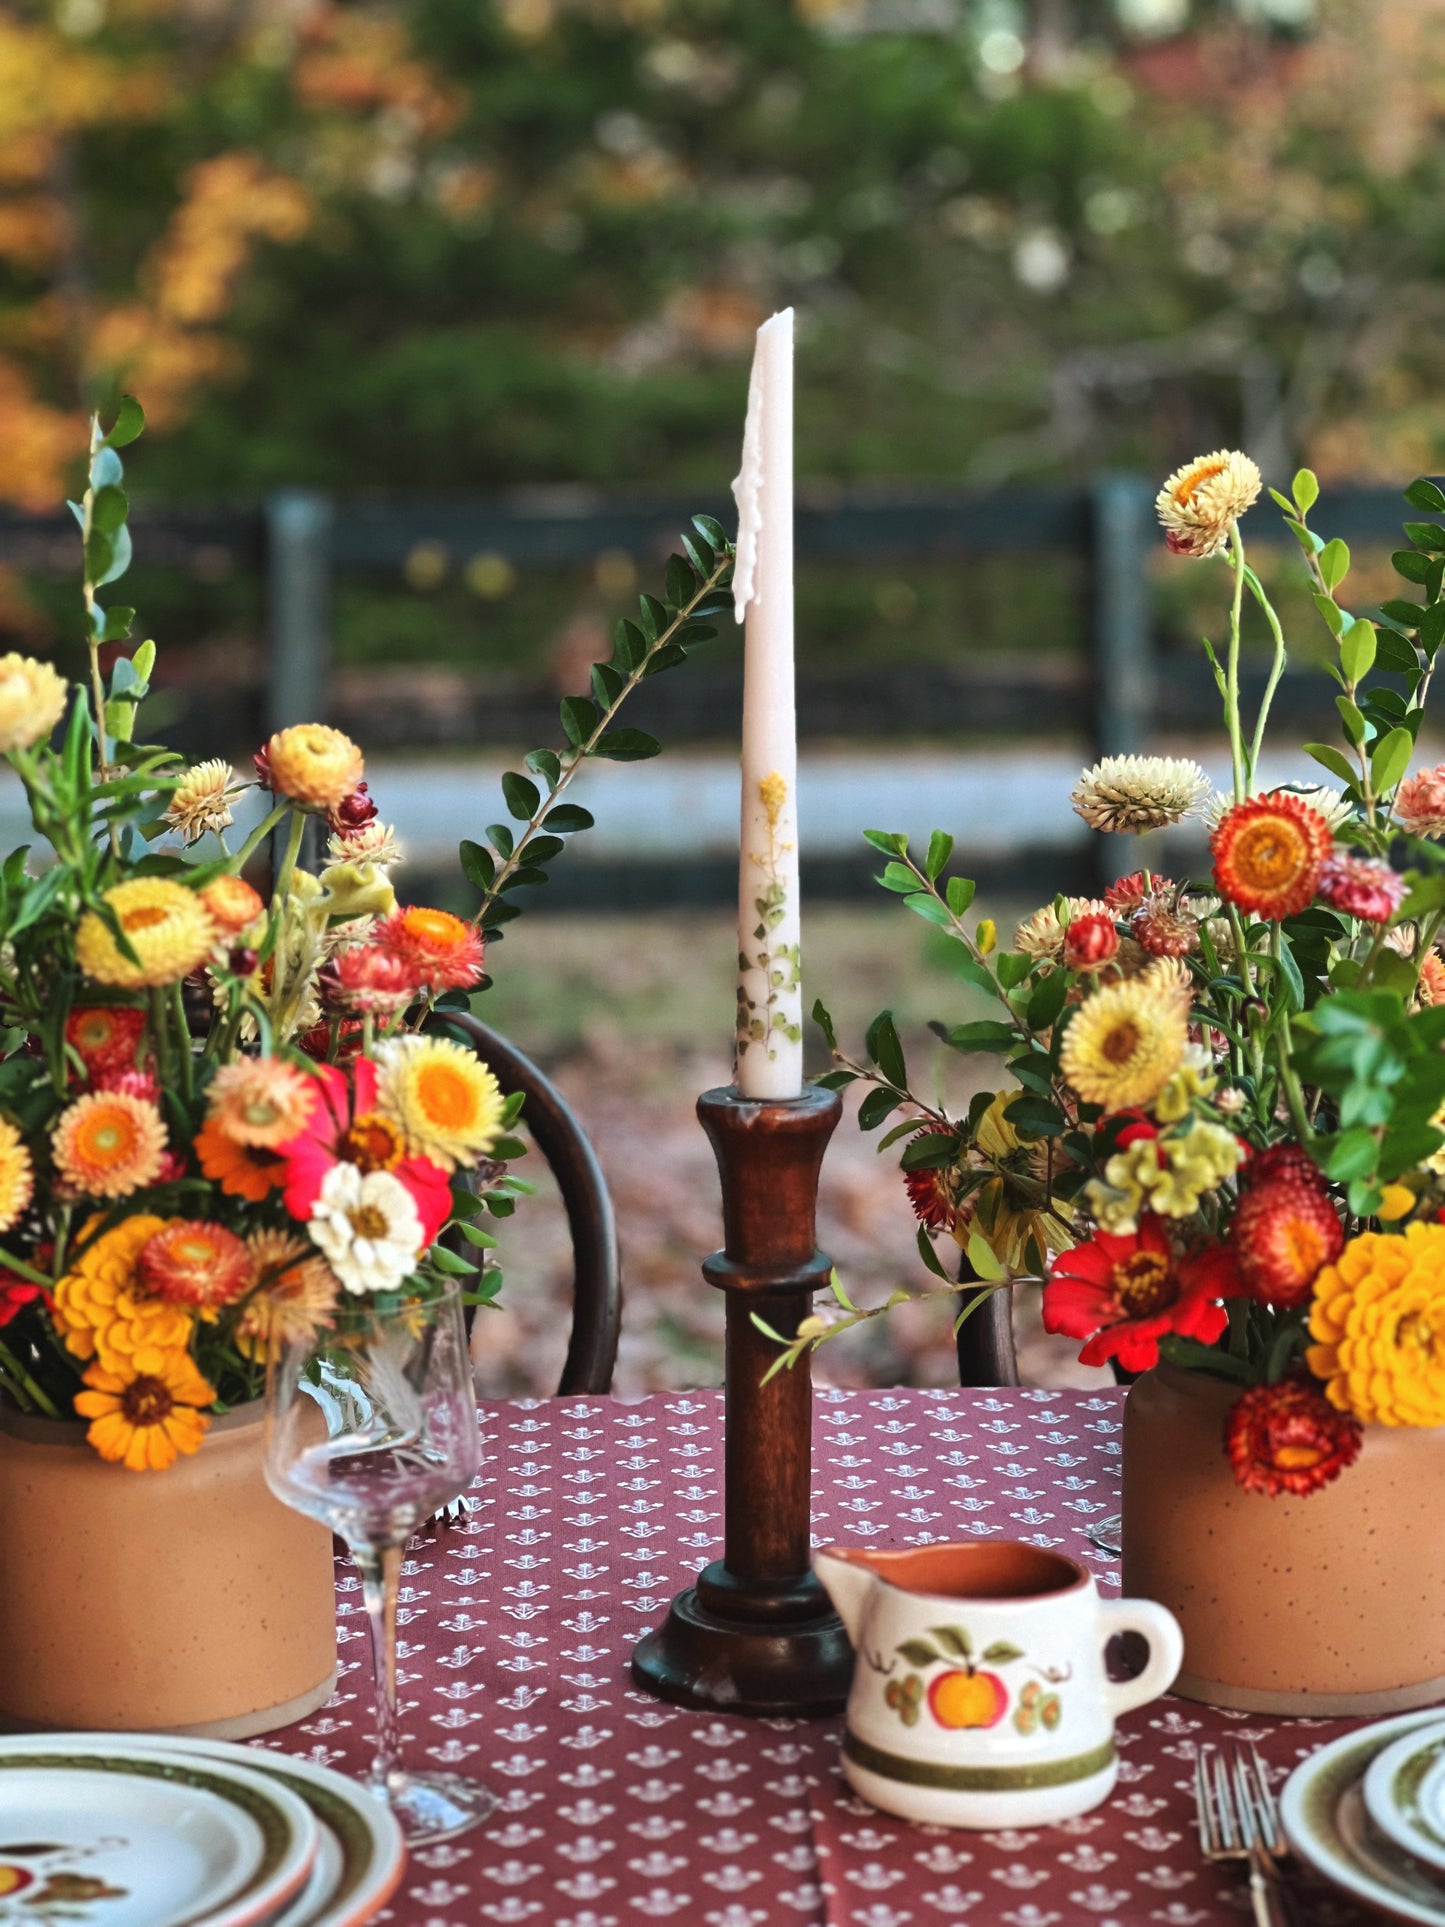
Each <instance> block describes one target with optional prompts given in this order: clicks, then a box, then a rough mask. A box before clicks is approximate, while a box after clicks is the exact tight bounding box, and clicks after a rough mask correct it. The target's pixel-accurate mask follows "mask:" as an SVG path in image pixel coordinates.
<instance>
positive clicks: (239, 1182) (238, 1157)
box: [196, 1119, 286, 1204]
mask: <svg viewBox="0 0 1445 1927" xmlns="http://www.w3.org/2000/svg"><path fill="white" fill-rule="evenodd" d="M196 1157H197V1158H198V1159H199V1161H200V1166H201V1169H202V1171H204V1172H205V1174H206V1176H207V1177H208V1178H211V1179H213V1180H214V1181H215V1182H216V1183H217V1184H219V1185H220V1187H221V1189H222V1190H223V1191H225V1192H227V1193H228V1194H229V1195H230V1196H231V1197H233V1198H245V1199H247V1200H248V1201H249V1202H250V1203H251V1204H259V1203H260V1202H261V1200H262V1198H264V1197H265V1196H266V1194H267V1193H268V1192H270V1191H274V1190H275V1188H276V1186H277V1185H278V1184H279V1183H280V1182H281V1177H282V1173H283V1172H284V1170H285V1168H286V1167H285V1165H284V1164H283V1163H282V1161H281V1159H280V1158H273V1157H271V1156H269V1155H268V1154H267V1153H266V1152H265V1151H262V1150H260V1149H257V1148H256V1147H254V1146H252V1145H249V1144H237V1143H236V1141H235V1139H234V1138H229V1137H227V1136H226V1134H225V1132H224V1131H222V1130H221V1129H220V1128H219V1127H218V1126H217V1125H216V1124H215V1123H213V1122H212V1121H211V1120H209V1119H208V1120H207V1121H206V1123H204V1124H203V1125H202V1126H201V1128H200V1130H199V1131H197V1133H196Z"/></svg>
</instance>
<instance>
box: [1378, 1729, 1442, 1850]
mask: <svg viewBox="0 0 1445 1927" xmlns="http://www.w3.org/2000/svg"><path fill="white" fill-rule="evenodd" d="M1442 1792H1445V1720H1441V1719H1439V1718H1438V1717H1437V1718H1436V1719H1434V1720H1432V1721H1430V1722H1429V1724H1427V1725H1425V1726H1421V1727H1417V1728H1415V1730H1414V1731H1413V1732H1410V1733H1406V1734H1405V1735H1404V1736H1403V1738H1401V1739H1398V1740H1396V1741H1395V1742H1394V1744H1393V1745H1392V1746H1387V1747H1386V1748H1385V1750H1384V1752H1383V1753H1380V1754H1377V1755H1376V1757H1375V1759H1374V1760H1372V1761H1371V1763H1370V1769H1369V1771H1368V1772H1367V1773H1366V1775H1365V1784H1364V1796H1365V1811H1366V1812H1367V1813H1368V1814H1369V1816H1370V1818H1371V1820H1373V1821H1374V1823H1375V1825H1376V1826H1377V1827H1378V1828H1379V1830H1380V1832H1381V1833H1382V1834H1384V1835H1385V1837H1386V1838H1387V1839H1389V1840H1393V1841H1394V1843H1395V1845H1396V1846H1397V1847H1403V1848H1404V1849H1405V1851H1406V1853H1408V1854H1413V1855H1414V1857H1415V1859H1417V1860H1420V1861H1423V1862H1424V1864H1425V1865H1426V1866H1427V1867H1429V1868H1431V1869H1432V1870H1433V1871H1434V1872H1436V1873H1445V1810H1442V1797H1441V1796H1442Z"/></svg>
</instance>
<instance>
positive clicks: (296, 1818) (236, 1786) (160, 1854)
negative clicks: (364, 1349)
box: [0, 1733, 406, 1927]
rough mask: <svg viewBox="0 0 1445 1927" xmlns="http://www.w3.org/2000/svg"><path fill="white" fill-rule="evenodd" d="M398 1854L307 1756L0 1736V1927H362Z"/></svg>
mask: <svg viewBox="0 0 1445 1927" xmlns="http://www.w3.org/2000/svg"><path fill="white" fill-rule="evenodd" d="M405 1859H406V1850H405V1848H404V1846H403V1844H402V1838H401V1830H400V1828H399V1827H398V1826H397V1824H396V1821H395V1820H394V1819H393V1818H392V1816H391V1814H390V1812H389V1811H388V1810H387V1809H386V1807H385V1806H383V1805H382V1804H381V1803H380V1802H379V1801H377V1800H374V1799H372V1797H371V1796H370V1794H368V1793H367V1791H366V1789H365V1788H364V1787H361V1786H358V1785H357V1784H356V1782H355V1781H352V1780H346V1779H343V1778H342V1776H341V1775H340V1774H339V1773H332V1772H331V1771H330V1770H329V1769H328V1768H326V1767H322V1766H314V1765H312V1764H311V1762H310V1761H308V1760H294V1759H291V1758H289V1757H288V1756H286V1755H283V1754H274V1753H269V1752H261V1751H259V1750H257V1749H256V1748H253V1747H244V1746H227V1745H225V1744H224V1743H223V1742H221V1741H218V1740H183V1739H171V1738H166V1737H165V1736H162V1735H157V1736H156V1737H155V1738H151V1737H150V1736H148V1735H144V1734H115V1733H48V1734H38V1733H37V1734H26V1735H23V1736H18V1737H6V1738H0V1923H4V1927H10V1923H11V1922H15V1923H19V1922H22V1921H30V1922H37V1921H39V1922H44V1921H51V1920H54V1921H62V1920H63V1921H65V1922H66V1923H68V1927H81V1924H82V1923H83V1927H360V1923H361V1922H362V1921H366V1920H370V1919H371V1917H372V1915H373V1914H374V1913H375V1912H376V1911H377V1909H378V1908H379V1907H380V1906H381V1905H382V1904H383V1902H384V1901H385V1900H386V1899H387V1897H388V1896H389V1895H390V1894H391V1893H392V1891H393V1890H394V1889H395V1887H396V1884H397V1882H398V1881H399V1880H400V1878H401V1873H402V1867H403V1865H404V1863H405Z"/></svg>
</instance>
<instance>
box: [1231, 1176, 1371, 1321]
mask: <svg viewBox="0 0 1445 1927" xmlns="http://www.w3.org/2000/svg"><path fill="white" fill-rule="evenodd" d="M1229 1240H1230V1244H1231V1245H1232V1246H1233V1248H1234V1256H1235V1260H1236V1262H1237V1263H1238V1265H1239V1272H1240V1276H1241V1277H1242V1278H1243V1280H1244V1283H1245V1286H1246V1288H1247V1290H1248V1291H1249V1294H1250V1296H1251V1297H1253V1298H1257V1299H1258V1300H1259V1301H1260V1303H1261V1304H1264V1305H1277V1306H1280V1307H1282V1308H1283V1309H1284V1310H1286V1311H1294V1310H1296V1309H1297V1308H1298V1307H1299V1306H1300V1305H1304V1304H1307V1303H1308V1302H1309V1296H1310V1291H1311V1288H1312V1287H1313V1285H1314V1282H1315V1279H1316V1278H1317V1277H1318V1276H1319V1274H1320V1271H1321V1269H1322V1268H1323V1267H1324V1266H1325V1265H1329V1264H1333V1263H1334V1261H1335V1259H1336V1258H1338V1257H1339V1255H1340V1253H1341V1252H1342V1251H1343V1250H1344V1248H1345V1228H1344V1226H1343V1225H1342V1224H1341V1223H1340V1214H1339V1212H1338V1211H1336V1209H1335V1207H1334V1206H1333V1204H1331V1202H1330V1200H1329V1198H1328V1197H1326V1195H1325V1193H1324V1192H1323V1191H1322V1190H1321V1189H1320V1187H1319V1186H1318V1185H1317V1184H1312V1183H1310V1181H1309V1180H1308V1179H1307V1178H1297V1177H1282V1178H1271V1179H1270V1180H1269V1181H1268V1183H1265V1184H1252V1185H1251V1186H1250V1187H1249V1189H1248V1190H1247V1191H1246V1192H1245V1194H1244V1196H1243V1197H1242V1198H1241V1199H1240V1201H1239V1204H1238V1206H1237V1207H1236V1209H1235V1213H1234V1222H1233V1224H1232V1225H1231V1226H1230V1228H1229Z"/></svg>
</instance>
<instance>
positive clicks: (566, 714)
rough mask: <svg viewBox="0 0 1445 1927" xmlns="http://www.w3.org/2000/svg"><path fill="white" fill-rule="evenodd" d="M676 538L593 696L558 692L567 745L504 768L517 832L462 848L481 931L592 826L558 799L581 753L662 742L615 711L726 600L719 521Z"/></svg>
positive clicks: (630, 751) (598, 669) (702, 519)
mask: <svg viewBox="0 0 1445 1927" xmlns="http://www.w3.org/2000/svg"><path fill="white" fill-rule="evenodd" d="M680 541H681V544H682V548H683V551H684V553H683V554H682V555H672V556H669V558H668V562H667V570H666V575H665V579H664V592H663V597H662V599H661V600H659V599H658V598H657V597H656V596H650V595H644V596H641V597H640V598H639V600H638V614H637V620H636V621H635V622H631V621H628V620H627V619H626V618H624V619H623V620H622V621H620V622H619V623H618V624H617V628H616V631H615V633H614V647H613V654H612V659H611V661H610V662H605V663H594V664H593V666H592V694H591V695H590V696H565V697H563V699H562V709H561V721H562V733H563V736H564V738H565V740H566V745H567V746H566V748H565V749H563V750H562V751H560V752H559V751H557V750H551V749H534V750H533V751H532V752H531V754H530V755H529V756H527V757H526V759H525V762H526V768H527V770H528V771H530V772H531V773H530V775H523V774H522V772H521V771H519V770H509V771H508V772H507V774H506V775H505V776H504V777H503V778H502V794H503V796H504V798H505V799H506V804H507V809H508V811H509V812H510V814H511V816H512V818H513V819H514V820H515V821H516V822H517V823H520V824H521V825H522V828H521V829H520V831H514V830H513V829H512V828H511V826H510V825H509V824H506V823H492V824H489V825H488V826H487V831H486V836H487V844H486V845H483V844H481V843H477V842H474V841H472V840H470V839H468V840H466V841H464V842H463V843H462V845H461V850H460V858H461V866H462V870H463V872H464V873H465V875H466V877H467V880H468V881H469V882H470V883H472V884H473V885H474V886H475V887H476V888H477V889H478V890H480V891H481V893H482V901H481V904H480V906H479V908H478V909H477V911H476V914H475V916H474V918H473V921H474V922H475V923H476V924H477V925H478V927H479V928H480V929H481V931H482V932H483V934H484V935H486V936H489V937H495V936H496V935H497V934H498V933H499V932H500V930H501V926H502V925H503V924H504V923H509V922H510V921H511V920H512V919H513V918H514V917H517V916H520V915H521V906H520V905H518V904H516V903H511V902H508V901H507V900H506V899H507V897H508V896H509V895H510V893H511V892H512V891H514V890H519V889H523V888H526V887H529V886H535V885H537V884H541V883H545V882H546V881H547V865H548V864H549V863H550V862H551V861H552V860H553V858H554V857H556V856H558V855H560V853H561V851H562V850H563V848H564V847H565V846H564V841H563V839H564V838H566V837H568V836H571V835H575V834H576V833H577V832H579V831H581V830H589V829H591V828H592V822H593V819H592V816H591V814H590V812H589V811H587V810H585V809H582V808H580V807H579V806H578V805H577V804H574V803H564V802H563V801H562V800H561V799H562V798H563V796H564V795H565V793H566V791H567V788H568V786H569V785H570V783H571V782H572V779H573V778H574V777H575V776H576V774H577V772H578V770H579V769H581V767H582V765H583V763H584V762H586V761H587V760H588V758H589V757H602V758H604V759H606V760H609V761H611V762H616V763H630V762H642V761H644V760H645V759H646V758H648V757H652V756H656V755H657V754H658V752H659V751H660V750H661V748H662V745H661V743H659V742H658V740H657V739H656V737H654V736H649V735H648V734H647V733H646V732H645V731H644V730H640V729H619V728H617V727H616V717H617V713H618V711H619V710H620V709H621V708H622V705H623V704H624V703H625V702H626V701H627V698H628V697H629V696H630V695H631V694H632V693H633V691H634V690H635V689H637V688H638V686H639V685H640V684H641V683H643V682H644V681H646V679H647V678H648V677H650V676H655V675H659V674H661V672H662V671H663V670H666V669H672V668H675V667H676V666H677V665H678V664H679V663H682V662H685V661H686V660H687V658H688V656H689V654H690V653H691V652H692V650H693V649H695V648H696V647H697V646H698V644H699V643H703V642H708V641H710V640H711V639H712V638H713V637H714V636H715V635H716V634H717V631H716V629H714V628H712V627H711V626H709V624H708V621H707V618H708V617H710V616H716V615H720V614H722V613H723V612H724V611H725V610H727V609H728V608H729V607H730V606H731V605H730V600H729V597H728V595H727V589H728V586H729V584H730V583H731V581H732V568H733V549H732V544H731V543H730V542H729V541H728V539H727V536H726V534H725V533H724V531H723V529H722V526H721V524H720V523H718V522H715V521H714V520H713V519H712V517H711V516H708V515H695V516H694V517H693V518H692V526H691V528H690V529H688V530H685V531H684V533H683V534H682V536H681V537H680ZM534 779H535V780H534ZM542 786H545V789H544V788H543V787H542Z"/></svg>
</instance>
